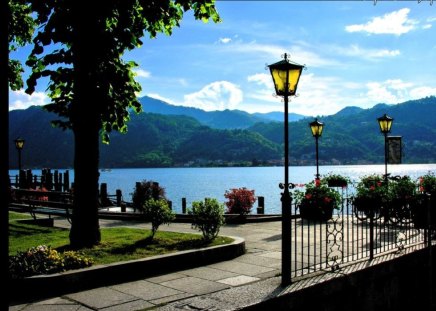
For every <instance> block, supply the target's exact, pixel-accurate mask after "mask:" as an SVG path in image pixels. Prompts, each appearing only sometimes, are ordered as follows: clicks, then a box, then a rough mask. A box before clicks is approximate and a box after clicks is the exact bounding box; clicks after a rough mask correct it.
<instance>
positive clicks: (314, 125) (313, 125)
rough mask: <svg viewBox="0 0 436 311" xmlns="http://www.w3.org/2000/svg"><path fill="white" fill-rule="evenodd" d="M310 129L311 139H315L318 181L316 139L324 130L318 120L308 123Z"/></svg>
mask: <svg viewBox="0 0 436 311" xmlns="http://www.w3.org/2000/svg"><path fill="white" fill-rule="evenodd" d="M309 126H310V129H311V131H312V135H313V137H315V155H316V175H315V177H316V180H319V165H318V159H319V157H318V138H320V137H321V135H322V130H323V128H324V123H322V122H319V121H318V119H315V121H313V122H310V123H309Z"/></svg>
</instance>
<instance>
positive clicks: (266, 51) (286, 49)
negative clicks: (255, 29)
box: [222, 42, 339, 67]
mask: <svg viewBox="0 0 436 311" xmlns="http://www.w3.org/2000/svg"><path fill="white" fill-rule="evenodd" d="M222 49H224V50H223V51H226V52H229V53H232V54H235V53H238V54H239V53H244V54H250V55H255V56H256V57H258V58H261V59H271V60H272V61H271V63H274V62H275V61H280V56H281V55H283V54H284V53H289V54H290V60H291V61H294V62H297V63H299V64H310V67H326V66H337V65H339V62H337V61H334V60H332V59H326V58H324V57H322V56H320V55H319V54H318V53H317V52H315V51H317V50H319V47H315V46H314V47H312V46H309V45H307V46H306V45H305V44H304V43H301V44H295V45H289V46H280V45H271V44H260V43H257V42H249V43H246V42H235V43H234V44H232V45H223V47H222ZM310 49H312V50H313V52H312V51H311V50H310Z"/></svg>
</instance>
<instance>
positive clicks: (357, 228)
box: [291, 196, 436, 277]
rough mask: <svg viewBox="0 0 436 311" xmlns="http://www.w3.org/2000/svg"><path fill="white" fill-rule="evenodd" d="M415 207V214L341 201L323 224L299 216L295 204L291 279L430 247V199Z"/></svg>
mask: <svg viewBox="0 0 436 311" xmlns="http://www.w3.org/2000/svg"><path fill="white" fill-rule="evenodd" d="M421 203H422V206H420V208H421V210H419V211H416V210H414V209H413V208H412V206H409V205H407V204H405V205H403V206H401V207H397V209H398V208H400V209H402V212H401V213H399V212H398V211H397V209H393V208H391V207H389V208H383V207H381V208H380V207H379V206H367V207H366V208H365V209H363V210H362V209H361V208H358V207H357V206H355V205H354V203H353V200H352V199H351V198H349V197H345V198H343V201H342V204H341V206H340V208H339V209H335V210H334V211H333V213H332V216H331V218H329V219H328V220H325V219H324V220H317V219H311V218H310V217H309V218H304V217H303V218H302V217H301V214H300V206H298V205H295V204H294V205H293V217H292V245H291V249H292V262H291V265H292V277H297V276H302V275H306V274H309V273H313V272H316V271H322V270H333V271H334V270H336V269H338V268H340V267H341V266H343V265H346V264H349V263H351V262H355V261H359V260H371V259H373V258H374V257H376V256H377V255H380V254H386V253H388V252H392V253H394V252H402V251H403V250H404V249H405V248H406V247H409V246H417V248H421V247H425V246H426V245H430V243H431V239H432V234H433V233H434V232H435V229H436V227H435V224H434V221H432V214H433V211H432V210H433V209H432V208H431V207H432V206H433V207H434V204H433V202H432V200H431V198H430V196H425V197H424V199H423V200H422V202H421ZM419 213H421V214H422V215H421V214H419ZM420 217H423V218H420ZM433 220H436V217H433Z"/></svg>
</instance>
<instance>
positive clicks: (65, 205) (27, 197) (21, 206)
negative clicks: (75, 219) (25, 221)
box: [10, 189, 73, 223]
mask: <svg viewBox="0 0 436 311" xmlns="http://www.w3.org/2000/svg"><path fill="white" fill-rule="evenodd" d="M10 209H11V210H14V211H19V212H23V211H24V212H28V213H30V215H31V216H32V217H33V219H35V220H36V214H45V215H48V216H49V218H51V216H52V215H54V216H63V217H65V218H66V219H67V220H68V221H69V222H70V223H71V216H72V210H73V196H72V194H71V193H69V192H61V191H47V190H45V191H43V190H40V189H38V190H33V189H29V190H28V189H12V202H11V204H10Z"/></svg>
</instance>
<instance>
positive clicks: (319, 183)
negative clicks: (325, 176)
mask: <svg viewBox="0 0 436 311" xmlns="http://www.w3.org/2000/svg"><path fill="white" fill-rule="evenodd" d="M315 186H316V187H319V186H321V179H319V178H317V179H315Z"/></svg>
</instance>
